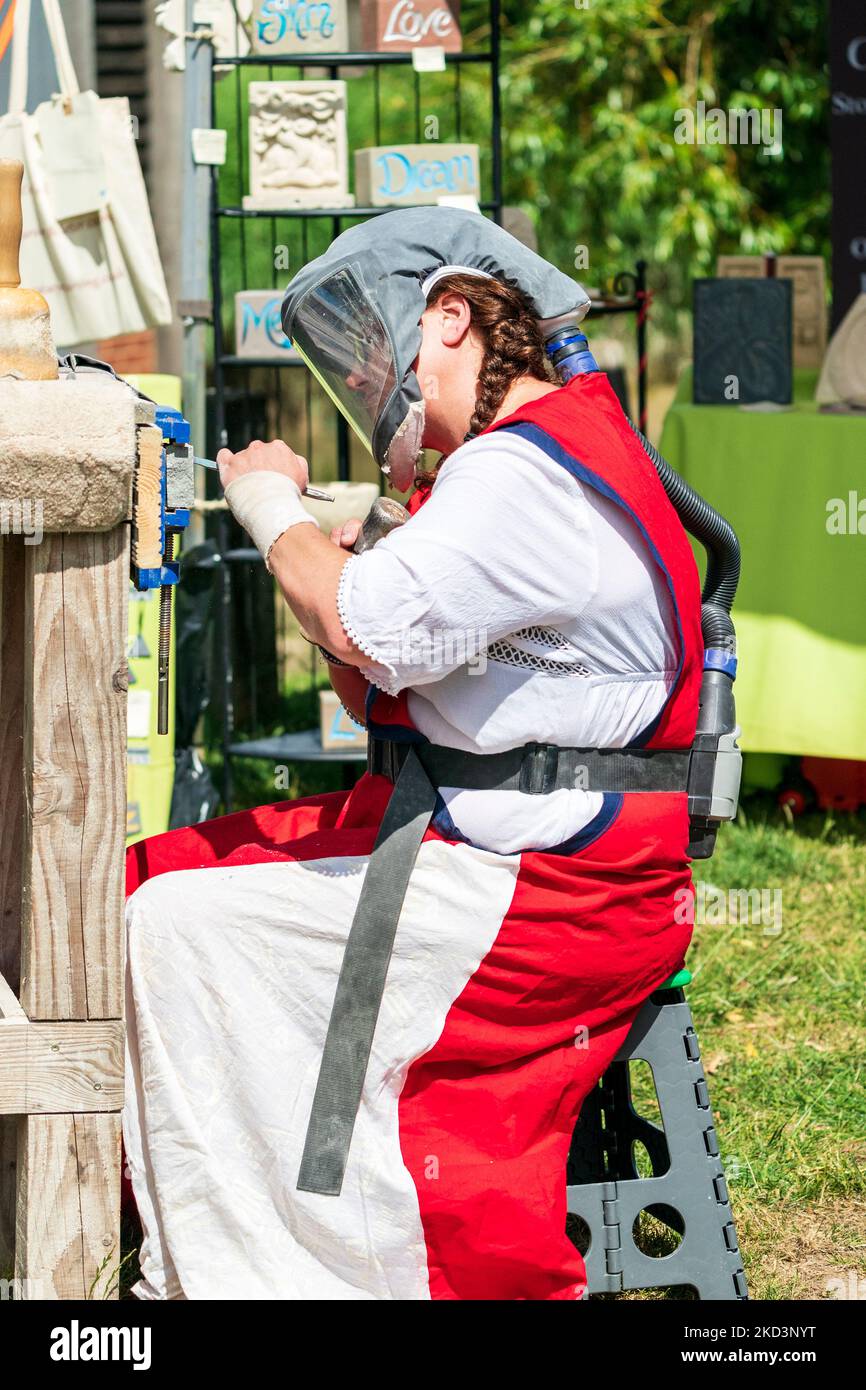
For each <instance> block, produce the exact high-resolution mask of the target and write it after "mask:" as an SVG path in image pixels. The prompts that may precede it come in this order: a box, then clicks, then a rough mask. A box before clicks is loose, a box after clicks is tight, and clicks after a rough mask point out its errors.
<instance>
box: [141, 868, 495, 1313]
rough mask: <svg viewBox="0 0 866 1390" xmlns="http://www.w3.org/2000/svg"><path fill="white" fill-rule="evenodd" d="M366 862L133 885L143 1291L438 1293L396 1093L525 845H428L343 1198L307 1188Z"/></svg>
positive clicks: (161, 1294) (481, 950) (461, 982)
mask: <svg viewBox="0 0 866 1390" xmlns="http://www.w3.org/2000/svg"><path fill="white" fill-rule="evenodd" d="M367 862H368V861H367V859H366V858H363V857H355V858H331V859H320V860H314V861H312V862H310V861H308V862H305V863H282V864H280V863H271V864H267V863H266V864H252V865H244V866H243V867H239V868H219V869H191V870H183V871H180V872H175V873H166V874H162V875H160V876H159V877H157V878H153V879H151V880H149V881H148V882H146V883H144V884H142V886H141V887H140V888H139V889H138V890H137V891H136V892H135V893H134V894H133V895H132V896H131V897H130V899H129V901H128V906H127V924H128V976H127V978H128V986H127V988H128V996H127V1020H128V1029H129V1053H128V1057H129V1061H128V1070H127V1104H126V1111H125V1114H124V1140H125V1145H126V1155H127V1162H128V1164H129V1167H130V1170H131V1173H132V1179H133V1186H134V1189H135V1196H136V1201H137V1203H138V1207H139V1210H140V1212H141V1216H142V1220H143V1222H144V1225H145V1229H146V1230H147V1232H148V1238H147V1240H146V1241H145V1243H144V1246H143V1248H142V1251H141V1270H142V1276H143V1277H142V1282H141V1283H140V1284H139V1285H138V1286H137V1287H136V1290H135V1291H136V1294H137V1295H138V1296H139V1297H140V1298H145V1299H165V1298H177V1297H186V1298H192V1299H197V1298H215V1299H226V1300H232V1301H234V1300H237V1299H260V1298H267V1299H281V1298H282V1299H291V1300H300V1299H313V1300H315V1299H328V1300H345V1299H360V1300H365V1299H366V1300H371V1299H388V1300H391V1299H399V1300H404V1299H412V1300H417V1299H426V1298H428V1297H429V1289H428V1276H427V1261H426V1248H425V1242H424V1232H423V1229H422V1224H421V1217H420V1213H419V1207H418V1197H417V1193H416V1190H415V1186H414V1183H413V1180H412V1177H411V1174H410V1173H409V1171H408V1169H407V1168H406V1165H405V1163H404V1162H403V1158H402V1155H401V1152H400V1133H399V1124H398V1101H399V1099H400V1092H401V1090H402V1088H403V1081H404V1079H405V1076H406V1073H407V1071H408V1070H409V1067H410V1065H411V1063H412V1062H413V1061H414V1060H415V1058H417V1057H419V1056H421V1055H422V1054H423V1053H425V1052H427V1051H428V1050H429V1049H430V1048H431V1047H432V1046H433V1044H434V1043H435V1042H436V1040H437V1039H438V1037H439V1034H440V1033H441V1031H442V1028H443V1025H444V1023H445V1018H446V1015H447V1013H448V1010H449V1008H450V1007H451V1005H452V1003H453V1002H454V1000H455V999H456V998H457V996H458V995H459V994H460V993H461V991H462V989H463V988H464V986H465V984H466V982H467V980H469V979H470V977H471V976H472V974H473V973H474V971H475V970H476V969H477V967H478V965H479V963H480V961H481V960H482V959H483V958H484V956H485V955H486V954H487V952H488V951H489V950H490V947H491V946H492V945H493V942H494V941H495V939H496V935H497V933H498V931H499V928H500V926H501V924H502V921H503V918H504V917H505V915H506V913H507V911H508V907H509V904H510V902H511V897H512V894H513V891H514V884H515V881H516V877H517V872H518V868H519V863H520V861H519V858H518V857H515V858H514V859H511V860H509V859H505V858H503V857H502V856H500V855H489V854H483V853H481V852H480V851H479V850H474V849H471V848H469V847H468V846H465V845H446V844H442V843H439V842H430V843H427V844H425V845H423V846H422V848H421V852H420V854H419V857H418V862H417V867H416V869H415V871H414V873H413V875H412V880H411V883H410V885H409V891H408V893H407V896H406V902H405V906H404V909H403V913H402V915H401V918H400V931H399V933H398V936H397V942H396V946H395V950H394V955H393V957H392V960H391V965H390V967H389V970H388V988H387V990H386V991H385V996H384V1000H383V1003H382V1011H381V1013H380V1016H379V1020H378V1023H377V1026H376V1034H375V1038H374V1041H373V1052H372V1055H371V1059H370V1066H369V1069H368V1072H367V1078H366V1082H365V1085H364V1093H363V1097H362V1101H361V1109H360V1111H359V1114H358V1119H357V1123H356V1127H355V1133H354V1136H353V1140H352V1147H351V1151H350V1154H349V1164H348V1168H347V1171H346V1177H345V1180H344V1184H343V1190H342V1193H341V1195H340V1197H339V1199H336V1198H334V1197H327V1196H322V1195H319V1194H313V1193H309V1192H298V1191H297V1190H296V1186H295V1185H296V1182H297V1177H298V1168H299V1166H300V1159H301V1152H302V1149H303V1144H304V1138H305V1135H306V1128H307V1120H308V1118H309V1114H310V1108H311V1105H312V1099H313V1092H314V1090H315V1086H316V1079H317V1077H318V1071H319V1064H320V1061H321V1056H322V1049H323V1047H324V1042H325V1034H326V1032H327V1026H328V1019H329V1017H330V1013H331V1005H332V1003H333V999H334V991H335V988H336V983H337V976H338V974H339V971H340V964H341V962H342V958H343V952H344V950H345V946H346V939H347V937H348V933H349V927H350V926H351V922H352V917H353V914H354V911H355V907H356V905H357V901H358V896H359V894H360V891H361V885H362V883H363V879H364V873H365V870H366V865H367Z"/></svg>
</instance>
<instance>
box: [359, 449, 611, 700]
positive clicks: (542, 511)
mask: <svg viewBox="0 0 866 1390" xmlns="http://www.w3.org/2000/svg"><path fill="white" fill-rule="evenodd" d="M597 585H598V555H597V545H596V541H595V537H594V531H593V528H592V525H591V519H590V515H589V508H588V505H587V502H586V499H585V497H584V495H583V491H582V489H581V486H580V484H579V483H578V482H577V481H576V480H575V479H573V478H572V477H571V476H570V475H569V474H568V473H567V472H566V470H565V469H564V468H563V467H562V466H561V465H560V464H558V463H556V462H554V461H553V460H550V459H548V458H547V456H546V455H545V454H543V453H542V451H541V450H539V449H538V448H537V447H536V446H534V445H532V444H530V443H529V442H527V441H525V440H523V439H521V438H519V437H515V436H512V435H509V434H506V433H501V432H499V433H494V434H492V435H485V436H483V437H482V438H481V439H478V440H475V441H473V442H472V443H470V444H466V445H463V446H462V447H461V448H460V449H458V450H457V451H456V453H454V454H452V456H451V458H449V459H448V460H447V462H446V463H445V464H443V466H442V468H441V470H440V474H439V477H438V478H437V480H436V485H435V487H434V489H433V492H432V494H431V496H430V498H429V499H428V501H427V502H426V503H425V505H424V506H423V507H422V508H421V510H420V511H419V512H417V513H416V515H415V516H414V517H413V518H412V519H411V521H409V522H408V523H407V524H406V526H404V527H401V528H400V529H399V530H397V531H394V532H392V533H391V535H389V536H387V537H386V538H385V540H383V541H380V542H379V544H378V545H377V546H376V547H375V549H373V550H370V551H366V552H365V553H364V554H363V555H357V556H353V557H352V558H351V559H350V560H349V562H348V564H346V565H345V566H344V568H343V572H342V577H341V582H340V589H339V594H338V608H339V614H340V620H341V622H342V624H343V627H344V629H345V631H346V634H347V636H348V637H349V638H350V640H351V641H352V642H353V643H354V645H355V646H356V647H358V648H359V649H360V651H362V652H363V653H364V654H365V655H366V656H367V657H369V663H368V664H367V665H366V666H363V667H362V668H361V670H362V673H363V675H364V676H366V678H367V679H368V680H369V681H371V682H372V683H373V684H374V685H376V686H378V687H379V689H381V690H384V691H385V692H386V693H388V694H389V695H396V694H398V693H399V692H400V691H401V690H403V689H406V688H408V687H415V686H421V685H429V684H430V683H432V682H434V681H438V680H441V679H442V678H443V676H446V675H448V674H449V673H450V672H451V671H455V670H457V669H458V668H460V667H462V666H469V667H472V666H473V665H474V664H476V663H479V661H480V660H483V656H484V653H485V652H486V650H487V648H488V646H489V645H490V643H491V642H494V641H496V640H498V639H500V638H503V637H508V636H510V635H511V634H513V633H515V632H517V631H519V630H520V629H522V628H525V627H530V626H533V625H555V624H556V623H557V622H563V621H566V620H569V619H571V620H573V619H574V618H575V617H576V616H578V615H579V614H580V612H581V611H582V609H583V607H584V606H585V605H586V603H587V602H588V601H589V600H590V598H591V597H592V596H593V594H594V593H595V591H596V588H597Z"/></svg>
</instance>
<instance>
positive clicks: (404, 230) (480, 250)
mask: <svg viewBox="0 0 866 1390" xmlns="http://www.w3.org/2000/svg"><path fill="white" fill-rule="evenodd" d="M445 266H461V267H466V268H468V269H473V270H479V271H485V272H486V273H487V274H488V275H491V276H493V277H495V278H496V279H498V280H501V281H503V282H504V283H505V284H509V285H514V286H516V287H518V288H519V289H521V290H522V291H523V293H524V294H525V295H526V296H527V297H528V299H529V300H530V302H531V303H532V305H533V308H534V309H535V312H536V314H537V316H538V318H539V319H556V318H559V317H561V316H563V315H566V314H568V315H572V316H573V318H574V319H575V320H579V319H581V318H583V316H584V314H585V313H586V311H587V310H588V308H589V296H588V295H587V293H586V291H585V290H584V289H583V288H582V287H581V286H580V285H579V284H578V283H577V282H576V281H575V280H572V279H570V277H569V276H567V275H563V274H562V273H561V271H559V270H556V269H555V267H554V266H552V265H550V264H549V263H548V262H547V261H545V260H543V259H542V258H541V257H540V256H538V255H536V254H535V252H534V251H530V250H529V248H528V247H526V246H524V245H523V244H522V243H521V242H519V241H517V240H516V238H515V237H513V236H511V235H510V233H508V232H506V231H504V230H503V229H502V228H501V227H499V226H497V225H496V223H494V222H491V221H489V220H488V219H487V218H486V217H482V216H479V214H478V213H474V212H466V211H464V210H463V209H460V208H447V207H441V208H440V207H423V208H401V209H399V210H397V211H395V212H391V213H385V214H383V215H382V216H380V217H373V218H370V219H369V221H367V222H364V223H361V224H360V225H359V226H357V227H352V228H350V229H349V230H348V231H346V232H343V234H342V235H341V236H339V237H337V239H336V240H335V241H334V242H333V243H332V244H331V246H330V247H329V248H328V250H327V251H326V252H325V254H324V255H323V256H320V257H318V259H317V260H315V261H311V262H310V264H309V265H306V266H304V268H303V270H301V271H299V272H298V274H297V275H296V276H295V278H294V279H293V280H292V282H291V284H290V285H289V287H288V289H287V291H286V295H285V299H284V300H283V328H284V331H285V333H286V336H287V337H288V338H290V339H291V340H292V342H293V344H294V346H295V347H296V348H297V350H298V352H299V353H300V354H301V356H302V357H303V358H304V360H305V361H306V363H307V365H308V366H309V367H310V369H311V370H312V371H313V372H314V374H315V375H316V377H318V379H319V381H320V382H321V383H322V385H323V386H324V387H325V389H326V391H327V392H328V394H329V395H330V396H331V398H332V399H333V401H334V403H335V404H336V405H337V407H338V409H339V410H340V411H341V412H342V414H343V415H344V416H345V417H346V419H347V420H348V422H349V424H350V425H351V426H352V428H353V429H354V430H355V432H356V434H357V435H358V436H359V437H360V438H361V439H362V440H363V441H364V443H365V444H366V446H367V448H368V449H369V450H370V452H371V453H372V454H373V456H374V458H375V459H376V461H377V463H378V464H379V466H380V468H382V469H383V470H384V471H385V472H386V473H387V474H388V475H389V477H390V479H391V482H392V484H393V485H394V487H396V488H397V489H398V490H399V491H401V492H402V491H406V489H407V488H409V487H410V486H411V484H412V478H413V476H414V471H415V464H416V461H417V459H418V457H419V455H420V452H421V441H422V438H423V434H424V401H423V396H422V392H421V386H420V383H419V381H418V378H417V376H416V374H415V371H414V369H413V364H414V362H415V361H416V359H417V357H418V353H419V351H420V349H421V316H422V314H423V313H424V310H425V309H426V307H427V301H426V298H425V295H424V291H423V288H422V286H423V284H424V282H425V280H427V279H428V277H429V276H430V275H431V274H433V273H435V272H436V271H437V270H440V269H441V268H442V267H445Z"/></svg>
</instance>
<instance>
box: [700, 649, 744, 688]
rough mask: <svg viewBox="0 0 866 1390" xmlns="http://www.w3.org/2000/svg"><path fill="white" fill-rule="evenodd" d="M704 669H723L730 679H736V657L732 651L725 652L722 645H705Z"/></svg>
mask: <svg viewBox="0 0 866 1390" xmlns="http://www.w3.org/2000/svg"><path fill="white" fill-rule="evenodd" d="M704 670H705V671H723V672H724V674H725V675H726V676H730V678H731V680H732V681H733V680H736V679H737V658H736V657H735V656H734V654H733V652H726V651H725V650H724V648H723V647H707V649H706V651H705V652H704Z"/></svg>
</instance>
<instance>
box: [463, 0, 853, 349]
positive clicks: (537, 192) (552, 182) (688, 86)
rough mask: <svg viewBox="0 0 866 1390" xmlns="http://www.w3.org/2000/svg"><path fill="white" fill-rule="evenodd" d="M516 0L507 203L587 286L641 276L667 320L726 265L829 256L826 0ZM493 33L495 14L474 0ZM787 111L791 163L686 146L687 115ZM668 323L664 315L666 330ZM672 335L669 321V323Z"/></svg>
mask: <svg viewBox="0 0 866 1390" xmlns="http://www.w3.org/2000/svg"><path fill="white" fill-rule="evenodd" d="M585 4H586V7H585V8H583V7H581V0H576V3H572V0H504V4H503V19H504V52H503V101H504V113H503V122H504V127H505V147H506V162H505V194H506V199H507V201H509V202H515V203H519V204H521V205H522V206H523V207H525V208H526V210H527V211H529V212H530V213H531V214H532V215H533V216H534V217H535V219H536V221H537V225H538V230H539V235H540V238H541V249H542V251H543V252H544V253H545V254H546V255H547V256H548V258H549V259H551V260H553V261H555V262H556V263H557V264H558V265H560V266H561V267H562V268H563V269H566V270H567V269H571V268H572V267H573V263H574V254H575V251H574V248H575V247H576V246H577V245H581V244H584V245H586V246H587V247H588V249H589V269H588V270H585V271H583V272H582V276H583V278H584V280H585V281H587V282H588V283H589V282H591V283H594V284H598V283H599V282H602V283H603V282H604V281H605V280H606V279H607V278H608V277H609V276H610V275H612V274H613V273H615V272H616V271H618V270H620V269H622V268H623V267H624V266H628V265H631V264H633V263H634V261H635V259H636V258H637V257H638V256H643V257H645V258H646V259H647V260H648V261H649V262H650V264H651V267H652V271H651V281H652V283H653V284H654V285H655V287H656V288H657V289H659V290H660V291H661V296H660V299H661V303H660V305H659V308H663V309H665V310H667V311H668V312H671V311H675V310H676V309H677V308H679V307H685V306H686V305H687V304H688V302H689V298H690V295H689V285H690V282H691V279H692V278H693V276H695V275H706V274H712V273H713V270H714V265H715V258H716V255H717V254H718V253H720V252H742V253H750V252H752V253H753V252H761V251H771V250H772V251H777V252H797V253H803V254H806V253H818V254H820V253H824V254H826V253H827V251H828V222H829V203H830V194H829V179H830V175H829V153H828V136H827V123H828V112H827V104H828V94H827V76H826V60H827V52H826V49H827V42H826V27H827V17H826V8H825V6H824V5H823V4H820V3H818V0H788V3H786V4H785V5H779V4H770V3H769V2H768V0H715V3H713V0H704V2H703V3H690V0H669V3H655V2H654V0H585ZM463 8H464V28H465V30H466V32H467V33H468V34H471V33H472V31H473V29H475V31H476V32H478V33H482V32H483V30H484V28H485V27H486V11H487V4H486V0H464V7H463ZM698 100H703V101H705V102H706V103H707V107H708V108H712V107H721V108H723V109H725V110H727V109H729V108H732V107H746V108H749V107H758V108H763V107H766V108H771V109H772V108H779V109H781V111H782V118H783V153H782V154H781V155H779V156H773V155H770V154H768V153H767V152H766V151H765V150H764V149H762V148H761V147H760V146H755V145H730V144H719V145H709V144H700V145H699V144H678V143H677V142H676V140H675V138H674V134H675V128H676V119H677V118H676V113H677V111H678V110H680V109H682V108H692V109H694V108H695V105H696V103H697V101H698ZM665 316H666V317H667V314H666V315H665ZM668 321H669V322H670V320H668Z"/></svg>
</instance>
